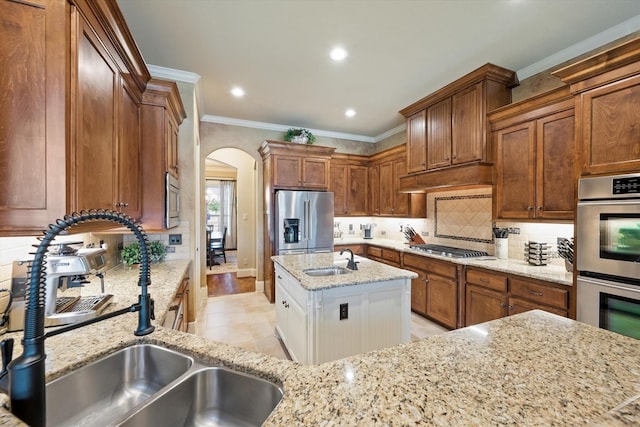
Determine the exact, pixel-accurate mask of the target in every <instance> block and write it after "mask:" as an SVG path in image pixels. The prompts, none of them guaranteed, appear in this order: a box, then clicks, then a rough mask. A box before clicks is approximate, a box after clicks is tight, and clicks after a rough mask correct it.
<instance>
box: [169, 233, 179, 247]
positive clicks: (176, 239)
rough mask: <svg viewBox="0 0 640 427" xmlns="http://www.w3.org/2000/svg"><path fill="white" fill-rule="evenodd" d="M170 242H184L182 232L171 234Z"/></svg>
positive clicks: (172, 243)
mask: <svg viewBox="0 0 640 427" xmlns="http://www.w3.org/2000/svg"><path fill="white" fill-rule="evenodd" d="M169 244H170V245H181V244H182V234H169Z"/></svg>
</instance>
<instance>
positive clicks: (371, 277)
mask: <svg viewBox="0 0 640 427" xmlns="http://www.w3.org/2000/svg"><path fill="white" fill-rule="evenodd" d="M348 257H349V254H348V253H345V254H343V255H340V254H339V253H338V252H334V253H328V254H324V253H322V254H300V255H276V256H272V257H271V259H272V260H273V261H274V262H276V263H278V264H280V265H281V266H282V267H283V268H284V269H285V270H287V271H288V272H289V273H290V274H291V275H292V276H293V277H294V278H296V280H298V282H300V285H301V286H302V287H303V288H305V289H306V290H310V291H317V290H322V289H329V288H337V287H343V286H353V285H361V284H365V283H372V282H383V281H386V280H395V279H413V278H416V277H418V275H417V274H416V273H414V272H412V271H408V270H402V269H400V268H396V267H392V266H390V265H386V264H382V263H380V262H377V261H372V260H370V259H367V258H363V257H359V256H357V255H356V256H354V260H355V261H356V262H358V269H357V270H349V272H348V273H346V274H337V275H332V276H320V277H318V276H309V275H308V274H305V273H304V270H306V269H316V268H323V267H333V266H339V267H346V265H347V259H346V258H348Z"/></svg>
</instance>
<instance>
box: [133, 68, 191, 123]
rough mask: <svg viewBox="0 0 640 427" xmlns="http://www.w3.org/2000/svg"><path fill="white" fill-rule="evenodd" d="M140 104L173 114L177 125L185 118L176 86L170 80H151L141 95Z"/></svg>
mask: <svg viewBox="0 0 640 427" xmlns="http://www.w3.org/2000/svg"><path fill="white" fill-rule="evenodd" d="M142 104H144V105H154V106H157V107H164V108H166V109H168V110H169V111H171V112H172V113H174V116H175V117H174V118H175V119H176V121H177V122H178V124H180V123H182V121H183V120H184V119H186V118H187V113H186V112H185V110H184V104H183V103H182V99H181V98H180V93H179V91H178V85H177V84H176V82H173V81H170V80H162V79H157V78H152V79H151V80H149V82H148V83H147V88H146V90H145V91H144V93H143V94H142Z"/></svg>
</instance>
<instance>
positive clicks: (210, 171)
mask: <svg viewBox="0 0 640 427" xmlns="http://www.w3.org/2000/svg"><path fill="white" fill-rule="evenodd" d="M204 175H205V177H204V178H205V179H204V180H202V181H201V182H204V185H205V188H204V189H203V191H202V192H201V194H203V193H204V197H205V203H204V205H205V206H204V209H205V212H204V215H205V216H204V217H203V219H204V220H205V222H206V223H207V225H208V226H210V229H213V230H217V231H218V232H220V231H221V230H223V227H224V226H225V225H226V226H228V227H229V232H228V233H227V234H226V237H227V239H229V240H230V241H231V243H230V244H227V247H228V248H229V249H235V255H236V256H235V263H236V268H235V273H236V275H237V277H238V278H253V284H254V289H255V278H256V277H257V276H256V270H257V266H256V259H257V255H256V247H257V232H256V223H257V218H256V215H257V207H256V188H257V184H256V179H257V177H256V161H255V159H254V158H253V157H252V156H251V155H249V154H247V153H246V152H244V151H242V150H240V149H237V148H220V149H216V150H214V151H212V152H211V153H209V154H208V155H207V156H206V158H205V168H204ZM231 181H233V183H231ZM230 185H232V186H233V187H234V188H235V196H234V198H233V202H231V204H230V200H231V199H230V196H229V194H226V195H225V194H222V193H220V191H222V192H227V191H228V187H229V186H230ZM215 188H217V189H218V190H217V191H218V193H215V191H213V190H212V189H215ZM214 193H215V194H216V195H217V199H216V200H215V201H216V202H217V203H210V202H213V196H212V194H214ZM220 203H224V205H222V206H221V205H220ZM214 208H216V209H214ZM216 215H217V216H216ZM229 215H233V218H230V217H229ZM231 246H234V248H232V247H231ZM227 267H228V266H227ZM203 268H206V269H208V270H209V271H208V272H210V267H208V266H207V265H206V263H205V264H204V265H203ZM215 268H217V269H219V270H222V271H224V269H221V268H220V267H215ZM232 269H233V268H232Z"/></svg>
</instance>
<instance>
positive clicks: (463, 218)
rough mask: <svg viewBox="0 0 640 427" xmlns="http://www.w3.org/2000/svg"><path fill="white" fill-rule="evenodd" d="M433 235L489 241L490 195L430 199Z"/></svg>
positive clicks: (491, 236)
mask: <svg viewBox="0 0 640 427" xmlns="http://www.w3.org/2000/svg"><path fill="white" fill-rule="evenodd" d="M434 216H435V226H434V237H440V238H446V239H452V240H462V241H467V242H477V243H492V242H493V233H492V223H491V195H490V194H475V195H460V196H447V197H435V198H434Z"/></svg>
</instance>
